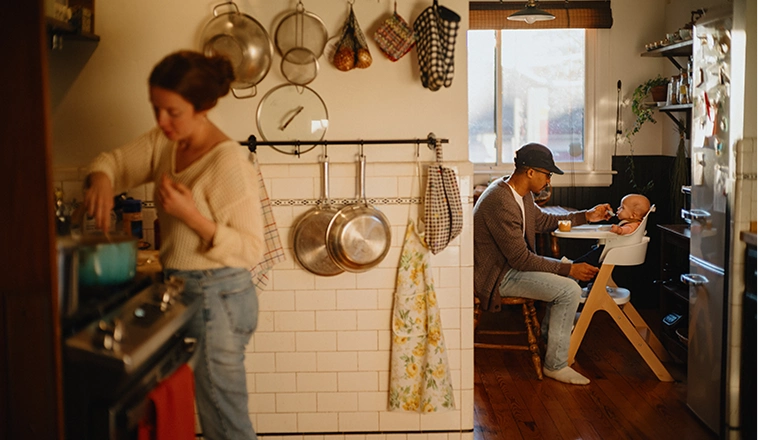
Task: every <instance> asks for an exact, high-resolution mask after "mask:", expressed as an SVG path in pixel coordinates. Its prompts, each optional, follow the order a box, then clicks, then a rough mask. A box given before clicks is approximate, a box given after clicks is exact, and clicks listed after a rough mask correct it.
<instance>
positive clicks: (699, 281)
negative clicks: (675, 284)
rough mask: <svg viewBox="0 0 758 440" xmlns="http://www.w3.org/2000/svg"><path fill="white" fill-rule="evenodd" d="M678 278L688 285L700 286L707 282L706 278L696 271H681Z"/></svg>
mask: <svg viewBox="0 0 758 440" xmlns="http://www.w3.org/2000/svg"><path fill="white" fill-rule="evenodd" d="M679 280H680V281H681V282H682V283H684V284H686V285H688V286H702V285H703V284H708V278H706V277H704V276H703V275H700V274H697V273H683V274H681V275H680V276H679Z"/></svg>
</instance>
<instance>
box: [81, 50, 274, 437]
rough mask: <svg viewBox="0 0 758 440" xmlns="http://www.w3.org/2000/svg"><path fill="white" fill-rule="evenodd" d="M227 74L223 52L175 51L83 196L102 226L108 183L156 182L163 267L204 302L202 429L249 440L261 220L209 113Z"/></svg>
mask: <svg viewBox="0 0 758 440" xmlns="http://www.w3.org/2000/svg"><path fill="white" fill-rule="evenodd" d="M233 80H234V72H233V70H232V66H231V64H230V62H229V61H228V60H227V59H226V58H223V57H205V56H204V55H202V54H200V53H196V52H190V51H180V52H177V53H174V54H171V55H169V56H167V57H166V58H164V59H163V60H162V61H161V62H159V63H158V64H157V65H156V66H155V67H154V69H153V71H152V73H151V74H150V79H149V88H150V102H151V104H152V106H153V111H154V113H155V119H156V121H157V127H155V128H153V129H152V130H150V131H148V132H147V133H145V134H144V135H142V136H141V137H140V138H138V139H137V140H135V141H133V142H131V143H129V144H127V145H125V146H123V147H121V148H119V149H116V150H114V151H112V152H108V153H102V154H100V155H99V156H98V157H97V158H96V159H95V160H94V162H93V163H92V164H91V166H90V170H89V171H90V173H89V175H88V177H87V183H88V188H87V190H86V193H85V199H84V201H85V205H86V207H87V211H88V213H89V214H90V215H91V216H94V217H95V218H96V222H97V226H98V227H99V228H101V229H103V230H108V228H109V226H110V225H109V223H110V211H111V209H113V196H114V188H115V190H116V191H117V192H121V191H123V190H126V189H129V188H132V187H135V186H138V185H141V184H144V183H148V182H154V183H155V192H154V200H155V202H156V209H157V213H158V218H159V219H160V223H161V232H162V236H161V249H160V260H161V264H162V266H163V268H164V275H165V276H166V277H168V276H172V275H173V276H178V277H180V278H182V279H184V281H185V292H187V293H188V294H191V295H200V296H202V298H203V303H204V310H203V311H202V312H201V313H198V314H197V316H195V318H194V319H193V322H192V324H191V325H192V329H191V331H192V333H193V334H194V335H193V336H195V337H197V338H198V342H199V343H198V347H199V348H198V350H197V352H196V354H195V356H194V358H193V363H194V364H195V367H194V368H195V388H196V398H197V408H198V413H199V416H200V423H201V425H202V428H203V434H204V437H205V438H207V439H245V440H249V439H251V438H256V436H255V432H254V431H253V427H252V424H251V422H250V417H249V414H248V405H247V397H248V396H247V388H246V386H245V368H244V364H243V360H244V350H245V345H246V344H247V343H248V342H249V340H250V337H251V336H252V334H253V331H254V330H255V327H256V324H257V315H258V303H257V296H256V293H255V287H254V286H253V283H252V281H251V277H250V272H249V268H251V267H254V266H255V265H256V264H257V263H258V261H259V260H260V259H261V256H262V254H263V248H264V241H263V221H262V215H261V208H260V199H259V196H258V183H257V180H256V178H257V175H256V173H255V170H254V168H253V165H252V164H251V163H250V161H248V159H247V151H246V150H245V149H244V148H242V147H241V146H240V145H239V143H238V142H235V141H233V140H231V139H229V137H228V136H226V135H225V134H224V133H223V132H222V131H221V130H220V129H219V128H218V127H216V125H214V124H213V123H212V122H211V121H210V120H209V119H208V117H207V116H208V111H209V110H210V109H211V108H213V107H214V106H215V105H216V102H217V100H218V98H220V97H222V96H224V95H226V94H227V93H228V92H229V90H230V84H231V82H232V81H233Z"/></svg>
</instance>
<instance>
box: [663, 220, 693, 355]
mask: <svg viewBox="0 0 758 440" xmlns="http://www.w3.org/2000/svg"><path fill="white" fill-rule="evenodd" d="M658 228H659V229H660V231H661V273H660V283H659V288H660V292H659V293H660V310H661V315H662V316H663V322H662V325H661V338H660V339H661V343H662V344H663V346H664V347H665V348H666V350H668V352H669V354H671V356H672V357H674V358H675V359H676V360H678V361H679V362H683V363H684V362H687V341H688V334H687V328H688V316H689V307H690V305H689V303H690V302H689V288H688V287H687V286H686V285H685V284H684V283H682V282H681V280H680V279H679V276H680V275H681V274H683V273H689V271H690V266H689V265H690V262H689V255H690V229H689V227H688V225H658Z"/></svg>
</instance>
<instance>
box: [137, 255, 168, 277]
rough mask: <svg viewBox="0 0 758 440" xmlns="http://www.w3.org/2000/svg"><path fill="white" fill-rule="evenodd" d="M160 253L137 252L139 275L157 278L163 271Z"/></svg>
mask: <svg viewBox="0 0 758 440" xmlns="http://www.w3.org/2000/svg"><path fill="white" fill-rule="evenodd" d="M158 253H159V252H158V251H137V273H143V274H146V275H150V276H155V275H156V274H158V273H160V272H161V271H162V270H163V267H161V263H160V260H159V259H158Z"/></svg>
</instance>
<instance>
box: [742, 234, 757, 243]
mask: <svg viewBox="0 0 758 440" xmlns="http://www.w3.org/2000/svg"><path fill="white" fill-rule="evenodd" d="M755 235H756V234H755V232H747V231H742V232H740V240H742V241H743V242H745V244H748V245H752V246H755V245H756V244H755V242H756V237H755Z"/></svg>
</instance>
